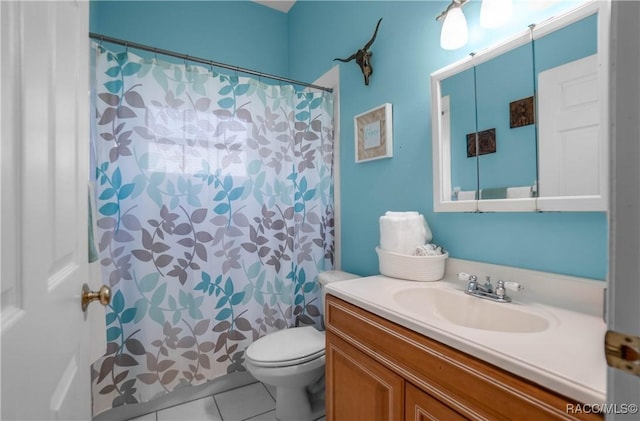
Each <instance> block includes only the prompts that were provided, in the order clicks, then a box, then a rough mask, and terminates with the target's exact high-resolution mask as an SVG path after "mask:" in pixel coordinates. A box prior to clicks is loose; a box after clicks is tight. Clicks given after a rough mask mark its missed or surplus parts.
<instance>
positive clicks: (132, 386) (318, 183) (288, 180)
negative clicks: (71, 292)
mask: <svg viewBox="0 0 640 421" xmlns="http://www.w3.org/2000/svg"><path fill="white" fill-rule="evenodd" d="M94 53H95V74H94V76H93V77H94V80H95V83H94V90H95V92H94V93H93V97H94V98H95V100H94V104H95V110H94V113H95V115H94V120H95V121H94V127H93V134H94V136H93V137H94V138H93V139H92V143H93V147H94V151H93V152H94V160H95V186H96V192H95V197H96V200H97V204H96V209H97V210H98V212H97V213H98V215H97V217H96V219H97V221H96V223H97V227H98V234H97V241H98V250H99V253H100V259H101V268H102V274H103V278H104V282H105V283H106V284H108V285H110V286H111V288H112V297H113V298H112V301H111V304H110V305H109V306H108V307H107V315H106V329H107V332H106V335H107V352H106V354H105V355H104V357H103V358H102V359H100V360H99V361H96V362H95V363H94V364H93V367H92V386H93V396H94V399H93V403H94V414H98V413H100V412H103V411H105V410H107V409H110V408H112V407H116V406H120V405H124V404H130V403H136V402H144V401H149V400H151V399H153V398H155V397H157V396H159V395H163V394H165V393H167V392H170V391H172V390H175V389H178V388H182V387H186V386H189V385H197V384H201V383H204V382H206V381H208V380H211V379H213V378H215V377H218V376H221V375H223V374H227V373H232V372H236V371H243V370H245V368H244V366H243V363H244V351H245V349H246V347H247V346H248V345H249V344H250V343H251V342H253V341H255V340H256V339H257V338H259V337H260V336H263V335H264V334H266V333H268V332H271V331H274V330H277V329H284V328H287V327H291V326H299V325H318V324H319V323H320V313H321V306H320V297H319V287H318V285H317V282H316V280H317V274H318V272H319V271H322V270H328V269H330V268H331V267H332V262H333V250H334V246H333V223H334V215H333V180H332V164H333V127H332V112H333V104H332V101H333V100H332V95H331V94H329V93H326V92H312V93H310V92H300V91H297V90H296V89H295V88H294V87H293V86H291V85H267V84H264V83H262V82H261V81H260V80H255V79H251V78H246V77H239V76H238V75H235V74H231V75H225V74H218V73H215V72H214V71H213V69H210V68H205V67H200V66H195V65H191V64H190V63H179V64H174V63H168V62H164V61H159V60H157V58H153V59H143V58H141V57H138V56H136V55H135V54H132V53H131V52H122V53H115V52H112V51H109V50H106V49H105V48H104V47H102V46H94Z"/></svg>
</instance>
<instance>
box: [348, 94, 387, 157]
mask: <svg viewBox="0 0 640 421" xmlns="http://www.w3.org/2000/svg"><path fill="white" fill-rule="evenodd" d="M353 126H354V130H355V147H356V162H365V161H372V160H374V159H382V158H391V157H392V156H393V139H392V137H393V122H392V115H391V104H389V103H386V104H383V105H381V106H379V107H376V108H373V109H371V110H369V111H366V112H364V113H362V114H358V115H357V116H355V117H354V118H353Z"/></svg>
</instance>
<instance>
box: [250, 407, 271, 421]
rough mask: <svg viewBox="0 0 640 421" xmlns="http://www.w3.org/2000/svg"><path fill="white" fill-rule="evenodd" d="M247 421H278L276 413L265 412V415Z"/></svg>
mask: <svg viewBox="0 0 640 421" xmlns="http://www.w3.org/2000/svg"><path fill="white" fill-rule="evenodd" d="M246 421H277V418H276V411H275V409H274V410H273V411H269V412H265V413H264V414H260V415H256V416H255V417H252V418H249V419H248V420H246Z"/></svg>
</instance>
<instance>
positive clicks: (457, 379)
mask: <svg viewBox="0 0 640 421" xmlns="http://www.w3.org/2000/svg"><path fill="white" fill-rule="evenodd" d="M325 310H326V311H325V321H326V324H327V331H328V332H331V333H332V334H335V335H336V336H338V337H340V338H341V339H343V340H344V341H346V342H348V343H350V344H352V345H353V346H354V347H356V348H358V349H359V350H361V351H362V352H364V353H365V354H367V355H369V356H370V357H371V358H373V359H375V360H377V361H378V362H380V363H382V365H384V366H385V367H387V368H389V369H390V370H392V371H394V372H395V373H397V374H399V375H400V376H402V377H403V378H405V379H406V380H407V381H409V382H410V383H412V384H414V385H416V386H417V387H418V388H420V389H421V390H423V391H425V392H427V393H429V394H430V395H431V396H433V397H434V398H435V399H437V400H438V401H440V402H442V403H443V404H445V405H446V406H448V407H450V408H451V409H452V410H454V411H455V412H457V413H460V414H462V415H464V416H466V417H469V418H472V419H486V420H513V419H518V420H532V421H534V420H535V421H538V420H547V419H549V420H553V419H569V420H571V419H597V420H599V419H602V417H600V416H597V415H594V414H567V412H566V411H567V405H569V404H576V403H577V402H575V401H573V400H569V399H567V398H566V397H564V396H561V395H558V394H556V393H554V392H552V391H550V390H547V389H544V388H542V387H540V386H538V385H536V384H534V383H532V382H530V381H528V380H526V379H522V378H520V377H517V376H514V375H513V374H511V373H508V372H507V371H505V370H502V369H500V368H498V367H495V366H493V365H491V364H488V363H486V362H484V361H482V360H480V359H477V358H475V357H472V356H470V355H468V354H465V353H463V352H460V351H458V350H455V349H453V348H451V347H449V346H446V345H443V344H441V343H440V342H437V341H434V340H432V339H430V338H428V337H425V336H423V335H420V334H418V333H416V332H413V331H411V330H409V329H406V328H404V327H402V326H399V325H397V324H395V323H393V322H390V321H388V320H386V319H383V318H381V317H379V316H376V315H375V314H372V313H369V312H367V311H365V310H362V309H361V308H359V307H356V306H354V305H352V304H349V303H347V302H345V301H343V300H340V299H339V298H336V297H333V296H331V295H327V297H326V309H325Z"/></svg>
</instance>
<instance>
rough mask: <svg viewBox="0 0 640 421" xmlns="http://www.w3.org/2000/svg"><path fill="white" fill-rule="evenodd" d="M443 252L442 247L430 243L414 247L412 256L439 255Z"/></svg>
mask: <svg viewBox="0 0 640 421" xmlns="http://www.w3.org/2000/svg"><path fill="white" fill-rule="evenodd" d="M444 253H445V251H444V249H443V248H442V247H440V246H439V245H437V244H431V243H430V244H423V245H421V246H418V247H416V250H415V253H414V256H440V255H442V254H444Z"/></svg>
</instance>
